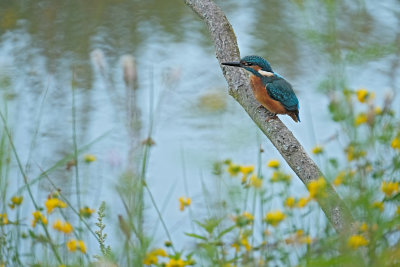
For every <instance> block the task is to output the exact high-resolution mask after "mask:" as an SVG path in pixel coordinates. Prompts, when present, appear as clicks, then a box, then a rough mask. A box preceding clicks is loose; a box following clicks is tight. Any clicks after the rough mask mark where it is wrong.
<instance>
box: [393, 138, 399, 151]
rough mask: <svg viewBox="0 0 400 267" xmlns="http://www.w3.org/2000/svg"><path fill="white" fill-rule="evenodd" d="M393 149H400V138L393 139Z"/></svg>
mask: <svg viewBox="0 0 400 267" xmlns="http://www.w3.org/2000/svg"><path fill="white" fill-rule="evenodd" d="M392 147H393V148H394V149H400V138H399V137H396V138H394V139H393V141H392Z"/></svg>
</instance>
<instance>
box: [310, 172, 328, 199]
mask: <svg viewBox="0 0 400 267" xmlns="http://www.w3.org/2000/svg"><path fill="white" fill-rule="evenodd" d="M307 188H308V192H309V193H310V196H309V197H310V198H314V199H315V198H319V197H323V196H325V188H326V182H325V179H324V178H323V177H319V178H318V179H317V180H313V181H311V182H309V183H308V185H307Z"/></svg>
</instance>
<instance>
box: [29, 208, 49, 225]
mask: <svg viewBox="0 0 400 267" xmlns="http://www.w3.org/2000/svg"><path fill="white" fill-rule="evenodd" d="M32 215H33V220H32V227H35V226H36V223H37V222H38V221H41V222H42V223H43V224H47V218H46V217H44V215H43V214H42V213H41V212H40V211H38V210H36V211H34V212H33V213H32Z"/></svg>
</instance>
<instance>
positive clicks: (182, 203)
mask: <svg viewBox="0 0 400 267" xmlns="http://www.w3.org/2000/svg"><path fill="white" fill-rule="evenodd" d="M191 203H192V199H191V198H190V197H180V198H179V210H180V211H184V210H185V207H188V206H190V204H191Z"/></svg>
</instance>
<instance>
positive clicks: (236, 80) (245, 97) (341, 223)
mask: <svg viewBox="0 0 400 267" xmlns="http://www.w3.org/2000/svg"><path fill="white" fill-rule="evenodd" d="M185 2H186V4H187V5H188V6H190V7H191V8H192V9H193V11H194V12H195V13H197V14H198V15H199V16H200V18H201V19H202V20H203V21H204V22H205V23H206V25H207V28H208V30H209V32H210V34H211V38H212V41H213V42H214V45H215V50H216V56H217V59H218V61H219V63H221V62H227V61H238V60H239V59H240V52H239V48H238V45H237V41H236V36H235V33H234V31H233V29H232V26H231V24H230V23H229V21H228V20H227V18H226V16H225V14H224V13H223V12H222V10H221V9H220V8H219V7H218V6H217V5H216V4H215V3H214V2H213V1H212V0H185ZM221 68H222V72H223V74H224V76H225V79H226V81H227V82H228V85H229V94H230V95H231V96H232V97H233V98H235V100H236V101H237V102H239V104H240V105H242V107H243V108H244V110H245V111H246V112H247V113H248V114H249V116H250V117H251V119H252V120H253V121H254V122H255V123H256V124H257V125H258V127H259V128H260V129H261V131H262V132H263V133H264V134H265V135H266V136H267V137H268V139H269V140H270V141H271V142H272V144H273V145H274V146H275V147H276V149H278V151H279V153H280V154H281V155H282V156H283V158H284V159H285V160H286V162H287V163H288V164H289V166H290V167H291V168H292V170H293V171H294V172H295V173H296V174H297V175H298V177H299V178H300V179H301V181H302V182H303V183H304V184H305V185H307V184H308V183H309V182H310V181H313V180H316V179H318V178H319V177H321V176H322V173H321V171H320V170H319V168H318V167H317V165H316V164H315V162H314V161H313V160H312V159H311V158H310V157H309V156H308V155H307V153H306V152H305V150H304V148H303V147H302V145H301V144H300V143H299V141H298V140H297V139H296V138H295V137H294V136H293V134H292V132H291V131H290V130H289V129H288V128H287V127H286V126H285V125H284V124H283V123H282V122H281V121H280V120H279V119H273V120H269V122H266V121H265V120H266V118H267V117H270V116H272V114H271V113H270V112H269V111H267V110H266V109H264V108H262V107H260V105H259V103H258V102H257V100H256V99H255V98H254V96H253V93H252V90H251V87H250V84H249V78H248V75H247V74H246V73H245V71H244V70H242V69H240V68H227V67H225V66H223V65H221ZM318 203H319V205H320V207H321V209H322V210H323V211H324V213H325V215H326V216H327V218H328V220H329V221H330V222H331V224H332V225H333V227H334V228H335V230H336V231H337V232H338V233H345V232H347V231H348V230H350V226H351V225H352V224H353V218H352V216H351V213H350V211H349V210H348V208H347V207H346V205H345V204H344V202H343V200H342V199H341V198H340V197H339V195H338V194H337V193H336V191H335V190H334V188H333V187H332V185H331V184H330V183H327V189H326V197H324V198H323V199H319V200H318Z"/></svg>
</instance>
